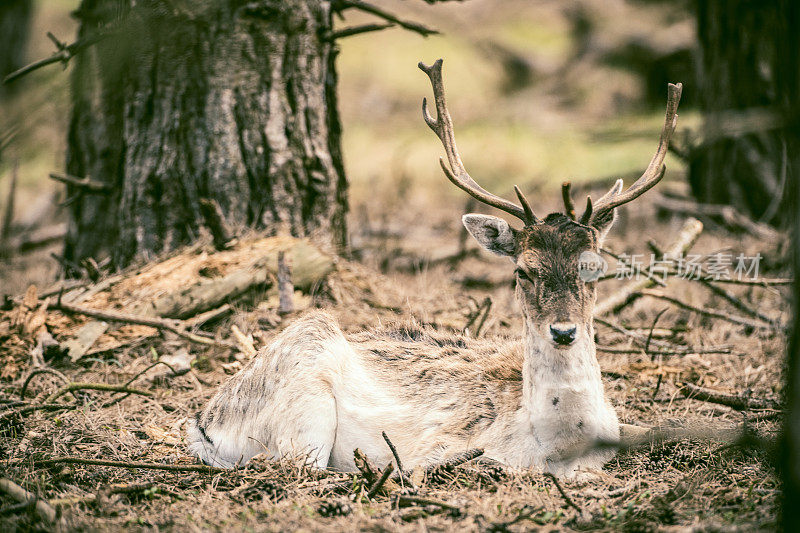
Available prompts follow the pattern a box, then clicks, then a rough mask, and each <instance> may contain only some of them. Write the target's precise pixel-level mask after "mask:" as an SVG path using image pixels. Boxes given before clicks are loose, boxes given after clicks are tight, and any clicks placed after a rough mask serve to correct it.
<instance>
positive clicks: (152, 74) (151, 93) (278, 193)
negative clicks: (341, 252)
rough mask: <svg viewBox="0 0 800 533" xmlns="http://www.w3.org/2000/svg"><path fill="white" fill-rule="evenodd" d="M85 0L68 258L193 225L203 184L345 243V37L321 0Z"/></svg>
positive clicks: (123, 247)
mask: <svg viewBox="0 0 800 533" xmlns="http://www.w3.org/2000/svg"><path fill="white" fill-rule="evenodd" d="M130 4H131V2H130V0H119V1H118V0H84V1H83V2H82V5H81V8H80V10H79V17H80V20H81V30H80V31H81V35H82V36H85V35H88V34H91V33H92V32H94V31H97V29H98V28H99V27H102V26H106V27H107V26H108V25H109V24H110V23H114V22H113V21H116V22H115V24H116V26H117V27H118V28H119V29H118V30H117V31H115V32H114V33H113V34H112V35H111V36H110V37H107V38H106V39H104V40H103V41H101V42H100V43H99V44H97V45H95V46H93V47H92V48H90V49H88V50H86V51H84V52H83V53H82V54H81V55H79V56H78V57H77V58H76V60H75V69H74V72H73V105H74V108H73V115H72V119H71V125H70V131H69V147H68V154H67V171H68V173H70V174H73V175H76V176H80V177H86V176H89V177H91V178H92V179H93V180H96V181H101V182H104V183H108V184H110V185H111V186H112V192H111V193H110V194H89V193H85V192H82V191H80V190H79V189H75V188H73V189H71V190H70V191H69V192H70V194H71V195H74V201H73V203H72V204H71V207H70V215H71V217H70V230H69V234H68V237H67V243H66V248H65V254H66V256H67V258H68V259H70V260H79V259H82V258H84V257H89V256H93V257H97V256H100V255H102V254H104V253H109V254H110V255H111V257H112V259H113V261H114V263H115V264H116V265H117V266H123V265H125V264H128V263H130V262H131V261H133V260H134V259H138V258H144V259H147V258H148V257H151V256H153V255H155V254H159V253H162V252H165V251H167V250H170V249H172V248H175V247H176V246H177V245H180V244H183V243H186V242H190V241H192V240H193V239H194V238H195V237H196V236H197V235H198V230H199V228H200V227H201V226H202V225H203V224H204V218H203V216H202V211H201V207H200V202H201V200H202V199H208V200H212V201H216V202H217V203H218V204H219V205H220V207H221V210H222V213H223V215H224V217H225V219H226V222H227V224H228V225H229V226H231V227H233V228H242V227H256V228H267V229H268V230H271V231H273V232H277V231H278V230H282V231H289V232H290V233H291V234H293V235H295V236H308V235H317V236H319V237H320V239H321V240H324V241H327V242H328V243H331V244H333V245H334V246H335V247H337V248H339V249H341V248H343V247H344V246H345V244H346V242H345V241H346V229H345V213H346V210H347V203H346V189H347V183H346V180H345V177H344V171H343V168H342V157H341V149H340V139H339V137H340V129H339V117H338V114H337V108H336V72H335V70H334V56H335V50H334V48H333V46H332V44H331V43H329V42H328V41H327V40H326V39H325V35H326V33H327V32H328V31H329V30H330V27H331V13H330V11H329V4H328V3H327V2H325V1H323V0H259V1H249V2H247V1H244V0H204V1H193V2H163V1H162V0H148V1H145V2H137V3H136V6H135V7H134V8H133V9H131V6H130Z"/></svg>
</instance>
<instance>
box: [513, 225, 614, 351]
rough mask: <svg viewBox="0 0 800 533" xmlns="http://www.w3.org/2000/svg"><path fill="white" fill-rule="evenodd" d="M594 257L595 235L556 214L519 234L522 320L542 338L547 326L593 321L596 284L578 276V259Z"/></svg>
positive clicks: (518, 292) (582, 325)
mask: <svg viewBox="0 0 800 533" xmlns="http://www.w3.org/2000/svg"><path fill="white" fill-rule="evenodd" d="M587 250H588V251H592V252H595V253H598V251H599V243H598V232H597V230H596V229H594V228H591V227H588V226H584V225H582V224H579V223H577V222H575V221H573V220H570V219H569V218H567V217H566V216H564V215H562V214H560V213H554V214H551V215H549V216H548V217H547V218H546V219H545V220H544V221H543V222H542V223H540V224H535V225H529V226H526V227H525V228H524V229H523V230H521V231H519V232H518V233H517V251H518V253H517V256H516V265H517V284H516V296H517V300H518V301H519V303H520V306H521V307H522V312H523V314H524V315H525V319H526V322H528V324H529V325H535V327H536V329H537V330H540V332H541V334H542V335H543V336H546V334H547V329H548V328H549V326H550V325H551V324H557V323H567V324H576V325H577V326H578V327H579V328H580V329H585V328H586V326H588V325H589V324H590V323H591V320H592V312H593V308H594V301H595V282H590V283H586V282H584V281H583V280H581V278H580V276H579V275H578V258H579V257H580V254H581V253H582V252H585V251H587Z"/></svg>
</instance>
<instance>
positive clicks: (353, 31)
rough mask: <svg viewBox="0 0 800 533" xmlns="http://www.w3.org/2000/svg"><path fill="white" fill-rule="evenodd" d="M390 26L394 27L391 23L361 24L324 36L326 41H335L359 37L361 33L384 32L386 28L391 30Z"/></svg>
mask: <svg viewBox="0 0 800 533" xmlns="http://www.w3.org/2000/svg"><path fill="white" fill-rule="evenodd" d="M392 26H394V23H393V22H385V23H383V24H374V23H373V24H361V25H359V26H351V27H349V28H343V29H341V30H336V31H334V32H331V33H329V34H328V35H327V36H326V40H328V41H335V40H337V39H343V38H345V37H351V36H353V35H360V34H362V33H367V32H372V31H380V30H385V29H386V28H391V27H392Z"/></svg>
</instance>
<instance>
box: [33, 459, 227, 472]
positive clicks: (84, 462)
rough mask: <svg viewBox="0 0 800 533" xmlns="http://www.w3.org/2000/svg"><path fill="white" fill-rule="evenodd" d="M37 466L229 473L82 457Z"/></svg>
mask: <svg viewBox="0 0 800 533" xmlns="http://www.w3.org/2000/svg"><path fill="white" fill-rule="evenodd" d="M34 464H35V465H37V466H51V465H56V464H75V465H93V466H113V467H118V468H130V469H134V470H135V469H145V470H167V471H169V472H203V473H206V474H208V473H212V474H215V473H221V472H230V470H227V469H225V468H219V467H216V466H208V465H166V464H161V463H137V462H126V461H106V460H103V459H84V458H83V457H51V458H50V459H44V460H41V461H34Z"/></svg>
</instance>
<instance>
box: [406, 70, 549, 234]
mask: <svg viewBox="0 0 800 533" xmlns="http://www.w3.org/2000/svg"><path fill="white" fill-rule="evenodd" d="M418 66H419V68H420V70H422V71H423V72H424V73H425V74H427V75H428V78H430V80H431V86H432V87H433V98H434V101H435V103H436V118H435V119H434V118H433V117H432V116H431V114H430V112H429V111H428V100H427V98H423V99H422V118H423V119H424V120H425V123H426V124H427V125H428V126H429V127H430V128H431V129H432V130H433V132H434V133H435V134H436V136H437V137H439V140H440V141H442V146H444V151H445V153H446V154H447V160H448V161H449V163H450V166H449V167H448V166H447V164H446V163H445V162H444V159H442V158H439V164H440V165H441V166H442V170H444V174H445V176H447V179H449V180H450V181H451V182H452V183H453V185H455V186H456V187H458V188H459V189H461V190H462V191H464V192H466V193H467V194H469V195H471V196H472V197H473V198H475V199H476V200H478V201H480V202H483V203H485V204H487V205H490V206H492V207H496V208H497V209H500V210H502V211H505V212H506V213H508V214H510V215H514V216H515V217H517V218H519V219H520V220H522V221H523V222H525V223H526V224H535V223H537V222H538V221H539V219H538V218H536V215H535V214H534V213H533V210H532V209H531V206H530V204H528V201H527V200H526V199H525V196H523V195H522V192H521V191H519V189H518V188H516V187H515V191H516V192H517V197H518V198H519V199H520V203H521V204H522V207H520V206H518V205H516V204H514V203H513V202H509V201H508V200H505V199H503V198H500V197H499V196H495V195H494V194H492V193H490V192H489V191H487V190H485V189H484V188H483V187H481V186H480V185H478V183H477V182H476V181H475V180H473V179H472V177H471V176H470V175H469V173H467V170H466V169H465V168H464V163H463V162H462V161H461V156H460V155H459V153H458V147H457V146H456V138H455V133H454V130H453V119H452V118H450V112H449V111H448V110H447V104H446V102H445V98H444V83H443V82H442V60H441V59H437V60H436V62H435V63H434V64H433V65H431V66H428V65H426V64H425V63H423V62H421V61H420V63H419V65H418Z"/></svg>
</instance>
